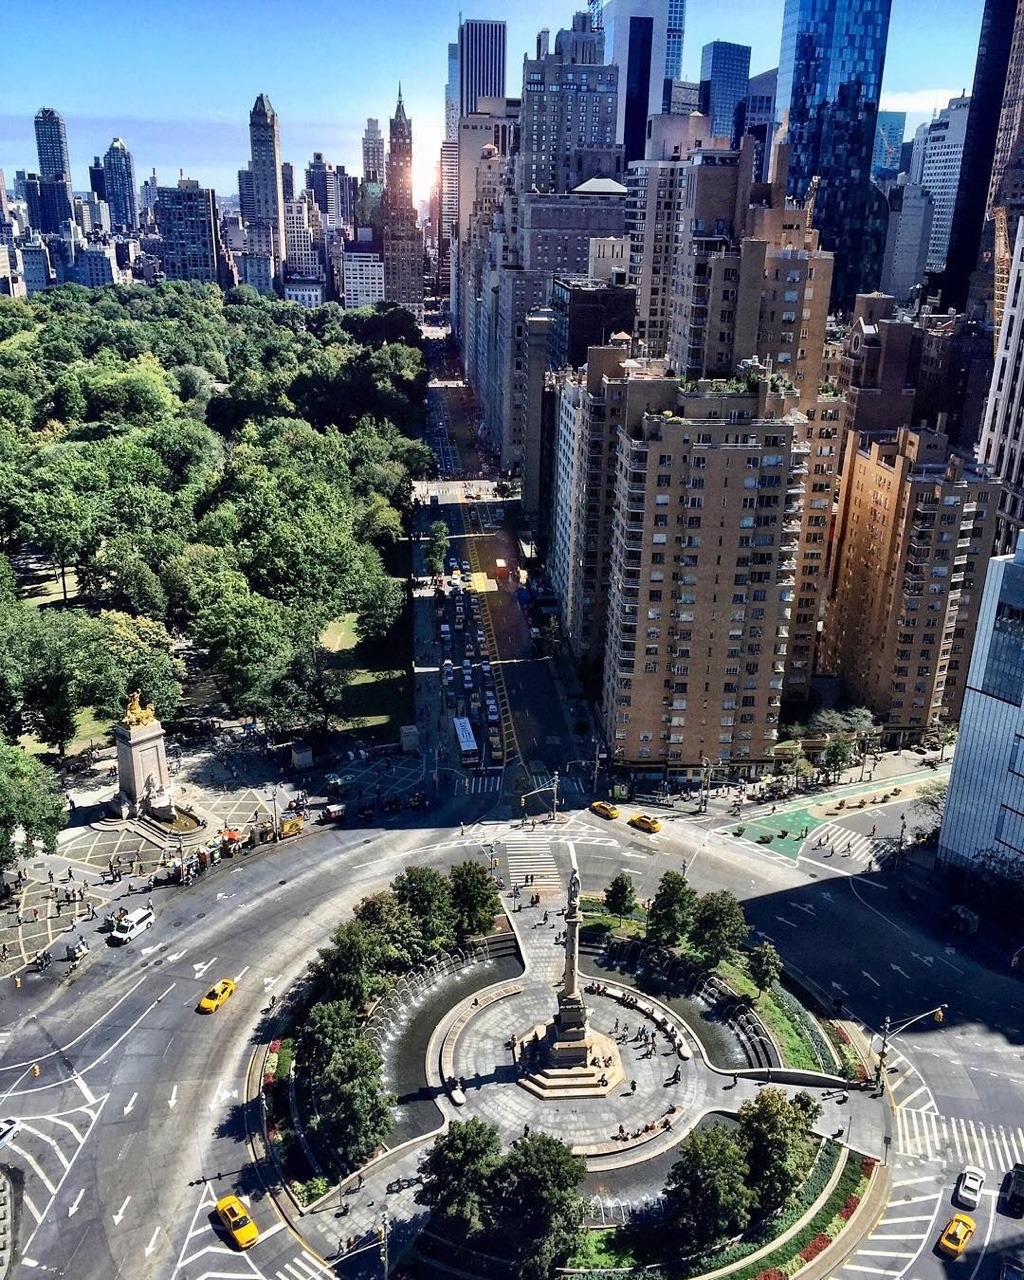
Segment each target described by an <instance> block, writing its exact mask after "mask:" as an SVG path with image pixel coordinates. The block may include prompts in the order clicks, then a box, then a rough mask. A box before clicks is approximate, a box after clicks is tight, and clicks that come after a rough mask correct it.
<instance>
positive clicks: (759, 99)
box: [744, 67, 779, 182]
mask: <svg viewBox="0 0 1024 1280" xmlns="http://www.w3.org/2000/svg"><path fill="white" fill-rule="evenodd" d="M778 79H779V69H778V67H772V69H771V70H770V71H762V72H761V73H760V75H756V76H751V77H750V80H749V82H748V88H747V111H746V121H745V125H744V132H745V133H747V134H749V135H750V137H752V138H753V139H754V144H755V154H754V177H755V178H756V179H757V180H758V181H759V182H767V181H768V166H769V163H770V161H771V154H772V142H773V141H774V138H775V92H776V89H777V87H778Z"/></svg>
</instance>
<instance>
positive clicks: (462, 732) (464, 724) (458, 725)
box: [452, 716, 480, 769]
mask: <svg viewBox="0 0 1024 1280" xmlns="http://www.w3.org/2000/svg"><path fill="white" fill-rule="evenodd" d="M452 724H453V725H454V726H455V737H456V738H457V739H458V742H459V756H460V758H461V760H462V765H463V768H465V769H477V768H479V767H480V749H479V748H478V747H477V745H476V738H475V736H474V734H473V726H472V725H471V724H470V723H469V721H468V720H467V719H466V717H465V716H452Z"/></svg>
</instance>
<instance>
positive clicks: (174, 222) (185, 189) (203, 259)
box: [156, 178, 238, 289]
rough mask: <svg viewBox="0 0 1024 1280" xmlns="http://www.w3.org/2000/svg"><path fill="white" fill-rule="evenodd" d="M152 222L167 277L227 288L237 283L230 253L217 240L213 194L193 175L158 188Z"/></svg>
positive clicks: (217, 231) (218, 234) (218, 239)
mask: <svg viewBox="0 0 1024 1280" xmlns="http://www.w3.org/2000/svg"><path fill="white" fill-rule="evenodd" d="M156 224H157V227H158V229H159V231H160V238H161V241H162V243H161V246H160V259H161V263H162V265H163V270H164V275H165V276H166V277H167V279H168V280H202V281H208V282H211V283H214V284H219V285H220V286H221V288H224V289H229V288H231V286H232V285H234V284H237V283H238V278H237V276H236V274H235V271H234V265H233V263H232V261H231V257H230V255H229V254H228V253H227V252H226V251H225V249H224V247H223V245H222V244H221V239H220V228H219V226H218V221H217V197H216V194H215V193H214V192H213V191H212V190H210V189H209V188H207V187H201V186H200V185H199V183H198V182H196V181H195V179H193V178H179V179H178V184H177V186H174V187H158V188H157V193H156Z"/></svg>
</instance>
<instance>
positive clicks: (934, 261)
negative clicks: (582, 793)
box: [921, 96, 971, 272]
mask: <svg viewBox="0 0 1024 1280" xmlns="http://www.w3.org/2000/svg"><path fill="white" fill-rule="evenodd" d="M970 107H971V100H970V98H965V97H963V96H961V97H959V98H951V99H950V102H949V105H948V106H947V107H943V109H942V110H941V111H940V112H939V114H938V115H937V116H936V117H935V118H934V120H932V121H931V122H930V123H929V125H928V133H927V136H926V138H925V144H924V159H923V163H922V165H921V185H922V186H923V187H925V188H927V190H928V192H929V194H930V195H931V198H932V203H933V205H934V211H933V215H932V229H931V236H930V239H929V244H928V270H929V271H935V272H938V271H941V270H942V269H943V268H944V267H945V265H946V252H947V250H948V248H949V233H950V227H951V225H952V222H953V208H954V205H955V204H956V191H957V185H958V183H959V181H960V164H961V161H962V159H963V154H964V138H965V136H966V133H967V121H968V119H969V116H970Z"/></svg>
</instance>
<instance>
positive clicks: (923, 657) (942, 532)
mask: <svg viewBox="0 0 1024 1280" xmlns="http://www.w3.org/2000/svg"><path fill="white" fill-rule="evenodd" d="M947 455H948V448H947V440H946V437H945V436H944V435H942V434H941V433H939V432H917V431H913V430H911V429H909V428H906V427H901V428H899V429H898V430H895V431H889V432H886V433H883V434H880V435H875V436H873V437H872V438H870V439H865V438H864V437H863V436H861V434H860V433H859V432H857V431H851V432H850V433H849V434H848V435H847V438H846V448H845V455H844V458H843V469H842V483H841V486H840V501H839V515H838V519H837V522H836V531H835V541H834V545H833V553H832V586H831V598H830V601H829V608H828V610H827V612H826V615H825V630H824V638H823V642H822V649H821V662H820V666H821V668H822V670H824V671H827V672H832V673H834V674H836V675H841V676H842V678H843V680H844V682H845V684H846V687H847V691H848V693H849V695H850V697H851V698H852V700H853V702H854V703H855V705H859V706H866V707H870V708H871V710H872V711H873V712H874V713H875V715H876V716H877V717H878V718H879V720H880V721H881V722H882V723H883V724H884V725H885V726H886V730H885V735H886V738H887V740H888V742H889V743H890V744H891V745H894V746H895V745H903V743H905V742H907V741H911V742H912V741H917V740H918V739H919V737H920V735H921V733H922V732H923V731H924V730H926V729H928V728H930V727H933V726H935V725H938V724H941V723H950V722H953V721H956V720H957V719H958V717H959V715H960V705H961V701H962V699H963V695H964V684H965V681H964V675H965V672H964V671H963V670H961V661H962V656H963V655H966V654H969V653H970V652H971V646H972V643H973V639H974V629H975V626H976V625H977V620H978V601H979V598H980V594H979V593H980V589H981V585H982V582H983V580H984V576H985V570H986V567H987V565H988V560H989V556H990V555H991V551H992V537H993V532H994V527H995V516H996V505H997V503H996V499H997V497H998V492H997V491H998V485H996V484H995V483H994V482H993V480H992V479H991V477H990V475H989V474H988V473H987V472H986V470H984V469H983V468H980V467H977V466H975V465H974V464H972V463H970V462H966V461H965V460H963V459H962V458H957V457H952V458H950V457H948V456H947Z"/></svg>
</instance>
